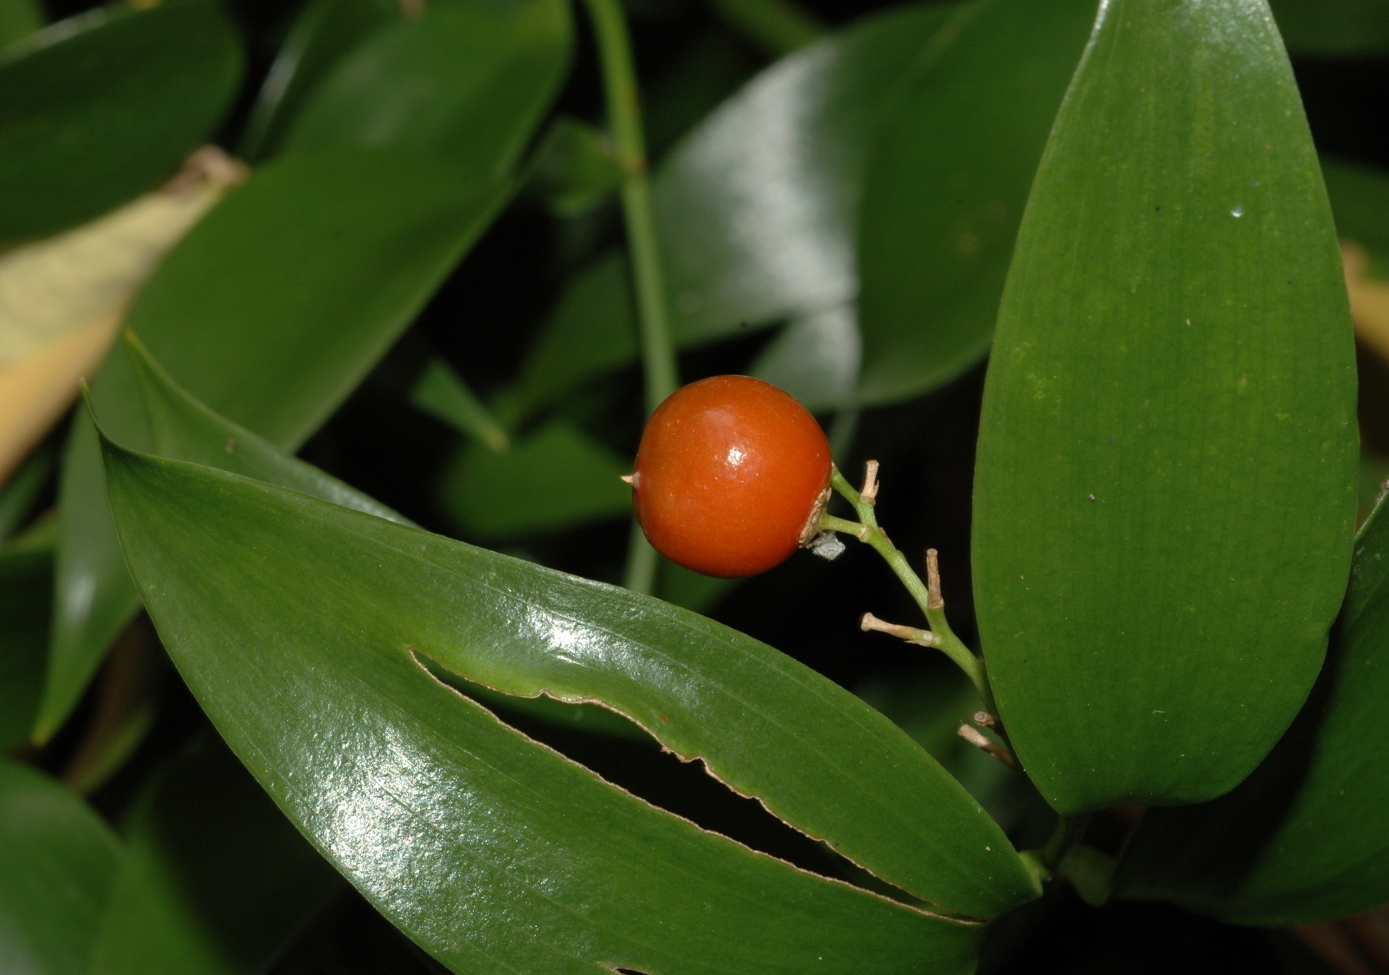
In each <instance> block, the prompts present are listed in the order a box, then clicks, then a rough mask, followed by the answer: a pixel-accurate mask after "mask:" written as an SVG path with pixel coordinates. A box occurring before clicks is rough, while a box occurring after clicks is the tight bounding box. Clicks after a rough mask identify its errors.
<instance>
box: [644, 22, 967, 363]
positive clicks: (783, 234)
mask: <svg viewBox="0 0 1389 975" xmlns="http://www.w3.org/2000/svg"><path fill="white" fill-rule="evenodd" d="M952 10H953V6H952V5H950V4H931V5H917V6H911V7H905V8H902V9H900V10H895V11H890V12H888V13H885V14H882V15H879V16H876V17H872V18H870V19H867V20H865V21H863V22H862V23H860V24H856V25H855V26H853V27H851V28H850V29H848V30H846V31H844V32H843V33H840V34H837V35H833V36H831V37H829V38H827V39H825V40H823V41H820V42H819V43H817V44H814V45H812V46H810V47H808V48H806V49H804V50H802V51H800V52H798V53H796V54H794V55H791V56H790V57H787V58H783V59H782V60H781V61H778V62H777V63H776V64H774V65H773V66H772V67H770V68H768V69H767V70H766V71H764V72H762V73H761V74H760V75H758V76H757V77H756V78H754V79H753V80H752V81H751V82H749V83H748V85H747V86H746V87H744V88H743V90H742V91H740V92H739V93H738V94H737V95H736V96H734V97H733V98H731V99H729V100H728V101H727V102H726V103H724V105H723V106H722V107H721V108H720V109H719V110H718V111H717V112H715V113H714V114H713V115H712V116H710V117H709V118H708V119H707V120H706V121H705V122H704V123H703V124H702V125H700V126H699V127H698V128H697V129H695V130H694V131H693V132H691V133H690V134H689V135H688V136H687V137H686V138H685V139H684V140H683V141H682V142H681V144H680V145H679V146H677V147H676V148H675V149H674V150H672V152H671V154H670V156H669V157H668V158H667V160H666V161H665V162H664V163H663V164H662V165H661V166H660V168H659V169H658V170H657V172H656V174H655V177H654V179H653V183H652V193H653V200H654V204H655V210H656V217H657V222H658V229H659V231H660V235H661V249H662V252H663V254H664V256H665V263H666V270H667V276H668V279H669V289H670V295H671V301H672V304H673V313H674V323H675V329H676V331H677V332H678V333H679V334H680V335H682V336H684V338H685V340H686V341H709V340H710V339H715V338H719V337H722V336H726V335H728V334H730V333H732V332H736V331H737V330H738V328H739V327H740V326H741V325H744V324H747V323H752V324H770V323H771V322H773V321H775V320H777V319H780V318H785V317H787V316H790V315H796V314H800V313H804V312H815V311H819V310H822V309H825V308H832V307H838V306H841V305H843V304H845V303H846V302H848V301H851V300H852V299H853V297H854V295H855V293H856V292H857V291H858V276H857V273H856V271H855V267H854V254H853V237H854V232H853V224H854V218H855V213H856V211H857V207H858V201H859V196H860V188H861V183H862V178H863V171H864V169H865V166H866V164H867V160H868V155H869V152H870V147H871V143H872V139H873V136H874V133H875V131H876V128H877V124H878V122H879V119H880V118H881V117H882V113H883V111H884V108H885V106H886V105H888V104H889V103H890V101H891V98H892V96H893V94H894V92H895V90H896V88H897V86H898V85H899V84H900V83H901V81H902V80H903V78H904V77H905V76H906V74H907V72H908V70H909V68H910V67H911V65H912V64H913V62H914V61H915V60H916V59H917V57H918V56H919V55H920V54H921V52H922V51H923V49H924V48H925V47H926V46H927V44H928V43H929V42H930V40H931V38H932V37H933V36H935V34H936V31H937V30H938V29H939V28H940V26H941V24H942V23H943V22H944V21H945V19H946V17H947V16H948V15H949V13H950V12H951V11H952Z"/></svg>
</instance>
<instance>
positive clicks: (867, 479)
mask: <svg viewBox="0 0 1389 975" xmlns="http://www.w3.org/2000/svg"><path fill="white" fill-rule="evenodd" d="M865 468H866V470H865V472H864V475H863V490H862V491H860V492H859V493H858V496H859V497H860V498H862V499H863V500H864V501H867V502H868V503H869V504H874V505H875V504H877V503H878V462H877V461H876V460H870V461H869V462H868V463H867V464H866V465H865Z"/></svg>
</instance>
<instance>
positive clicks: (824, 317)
mask: <svg viewBox="0 0 1389 975" xmlns="http://www.w3.org/2000/svg"><path fill="white" fill-rule="evenodd" d="M861 352H862V349H861V339H860V337H859V329H858V316H857V314H856V312H855V309H854V306H853V305H842V306H840V307H838V308H826V309H824V310H822V311H818V312H813V313H810V314H807V315H802V316H800V317H799V318H797V319H795V320H794V321H792V322H791V323H790V324H788V325H787V326H786V327H785V328H784V329H782V330H781V333H780V334H778V335H777V337H776V338H774V339H772V341H771V342H769V343H768V344H767V347H766V348H764V349H763V350H762V352H761V353H760V354H759V355H758V357H757V359H756V360H755V361H754V362H753V364H752V365H751V366H750V367H749V368H748V374H749V375H752V376H756V377H757V378H758V379H763V380H766V381H767V382H769V383H771V384H772V385H773V386H777V387H779V388H780V389H784V390H785V391H786V392H788V393H790V394H791V395H792V396H794V397H796V399H798V400H800V401H801V405H802V406H804V407H805V408H806V409H808V410H815V411H820V410H833V409H838V408H840V407H842V406H847V405H848V404H850V403H851V402H853V400H854V387H855V385H856V384H857V382H858V371H859V359H860V356H861Z"/></svg>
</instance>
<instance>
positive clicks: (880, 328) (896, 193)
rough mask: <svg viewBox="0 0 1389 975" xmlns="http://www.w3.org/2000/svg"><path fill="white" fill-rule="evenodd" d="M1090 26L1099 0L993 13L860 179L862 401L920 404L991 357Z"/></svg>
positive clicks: (955, 42) (952, 56)
mask: <svg viewBox="0 0 1389 975" xmlns="http://www.w3.org/2000/svg"><path fill="white" fill-rule="evenodd" d="M1094 17H1095V2H1094V0H1056V2H1053V3H1032V2H1029V0H988V2H982V3H975V4H970V5H969V6H967V7H965V8H963V9H962V10H960V11H959V13H957V14H956V15H955V17H954V18H953V19H952V21H951V23H950V25H949V28H948V31H947V32H946V33H945V34H944V35H943V39H942V40H943V42H938V43H937V44H935V45H933V47H931V48H928V50H927V52H926V55H925V58H924V60H925V62H926V63H925V66H924V70H919V71H918V72H917V73H916V77H915V78H914V80H913V81H912V83H911V84H910V85H909V86H908V87H907V89H906V90H904V91H903V92H902V94H901V96H900V97H899V100H898V104H897V108H896V110H895V111H894V112H893V113H892V116H891V118H890V120H889V121H888V122H887V124H886V125H885V126H884V129H883V132H882V134H881V135H880V136H879V138H878V142H877V152H876V153H875V155H874V158H873V162H872V165H871V167H870V169H869V171H868V176H867V178H866V179H865V180H864V190H863V195H864V199H863V204H862V206H863V216H862V219H861V221H860V223H859V234H858V238H859V245H858V249H859V253H858V259H859V263H860V265H861V267H862V272H861V273H862V276H863V292H862V295H861V297H860V308H861V311H860V316H861V318H862V327H863V376H862V379H861V380H860V383H859V389H858V400H859V401H860V402H862V403H866V404H875V405H876V404H881V403H891V402H897V401H900V400H903V399H908V398H910V397H912V396H919V395H920V394H922V393H924V392H928V391H929V390H931V389H932V388H934V387H936V386H939V385H941V384H942V383H943V382H945V381H947V380H949V379H953V378H954V377H955V376H957V375H958V374H959V373H960V372H962V371H963V370H965V369H967V368H969V367H970V366H972V365H974V364H975V363H977V362H978V361H979V360H980V359H982V358H983V357H984V354H985V352H987V351H988V348H989V342H990V340H991V338H992V336H993V325H994V318H995V317H996V316H997V314H998V298H999V295H1000V294H1001V292H1002V291H1003V279H1004V277H1005V276H1006V274H1007V273H1008V262H1009V259H1010V258H1011V257H1012V254H1013V239H1014V237H1016V236H1017V231H1018V223H1019V222H1020V221H1021V220H1022V211H1023V206H1024V205H1025V204H1026V202H1027V194H1028V190H1029V189H1031V187H1032V174H1033V173H1034V172H1035V171H1036V169H1037V160H1038V159H1040V158H1041V155H1042V147H1043V146H1044V145H1045V144H1046V139H1047V133H1048V132H1050V131H1051V123H1052V119H1053V118H1055V116H1056V110H1057V107H1058V106H1059V105H1060V104H1061V96H1062V95H1063V94H1064V93H1065V90H1066V84H1067V82H1069V81H1070V78H1071V74H1072V72H1073V71H1074V70H1075V64H1076V61H1077V60H1078V59H1079V57H1080V52H1081V49H1082V48H1083V47H1084V44H1085V37H1086V33H1087V32H1088V30H1089V28H1090V25H1091V23H1092V22H1093V20H1094ZM917 186H930V187H935V188H936V189H935V191H934V192H930V193H921V192H913V188H914V187H917Z"/></svg>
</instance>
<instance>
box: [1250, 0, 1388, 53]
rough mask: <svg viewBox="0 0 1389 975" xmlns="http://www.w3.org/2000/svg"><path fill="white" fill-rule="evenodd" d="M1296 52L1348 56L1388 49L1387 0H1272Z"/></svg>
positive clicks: (1281, 27) (1285, 38) (1286, 38)
mask: <svg viewBox="0 0 1389 975" xmlns="http://www.w3.org/2000/svg"><path fill="white" fill-rule="evenodd" d="M1269 6H1270V7H1272V8H1273V16H1274V18H1275V19H1276V20H1277V21H1278V30H1279V31H1280V32H1281V33H1282V35H1283V43H1284V44H1286V45H1287V46H1288V51H1289V52H1290V53H1292V54H1293V55H1304V56H1311V57H1346V56H1355V55H1366V54H1382V53H1384V52H1385V51H1389V3H1385V2H1384V0H1269Z"/></svg>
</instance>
